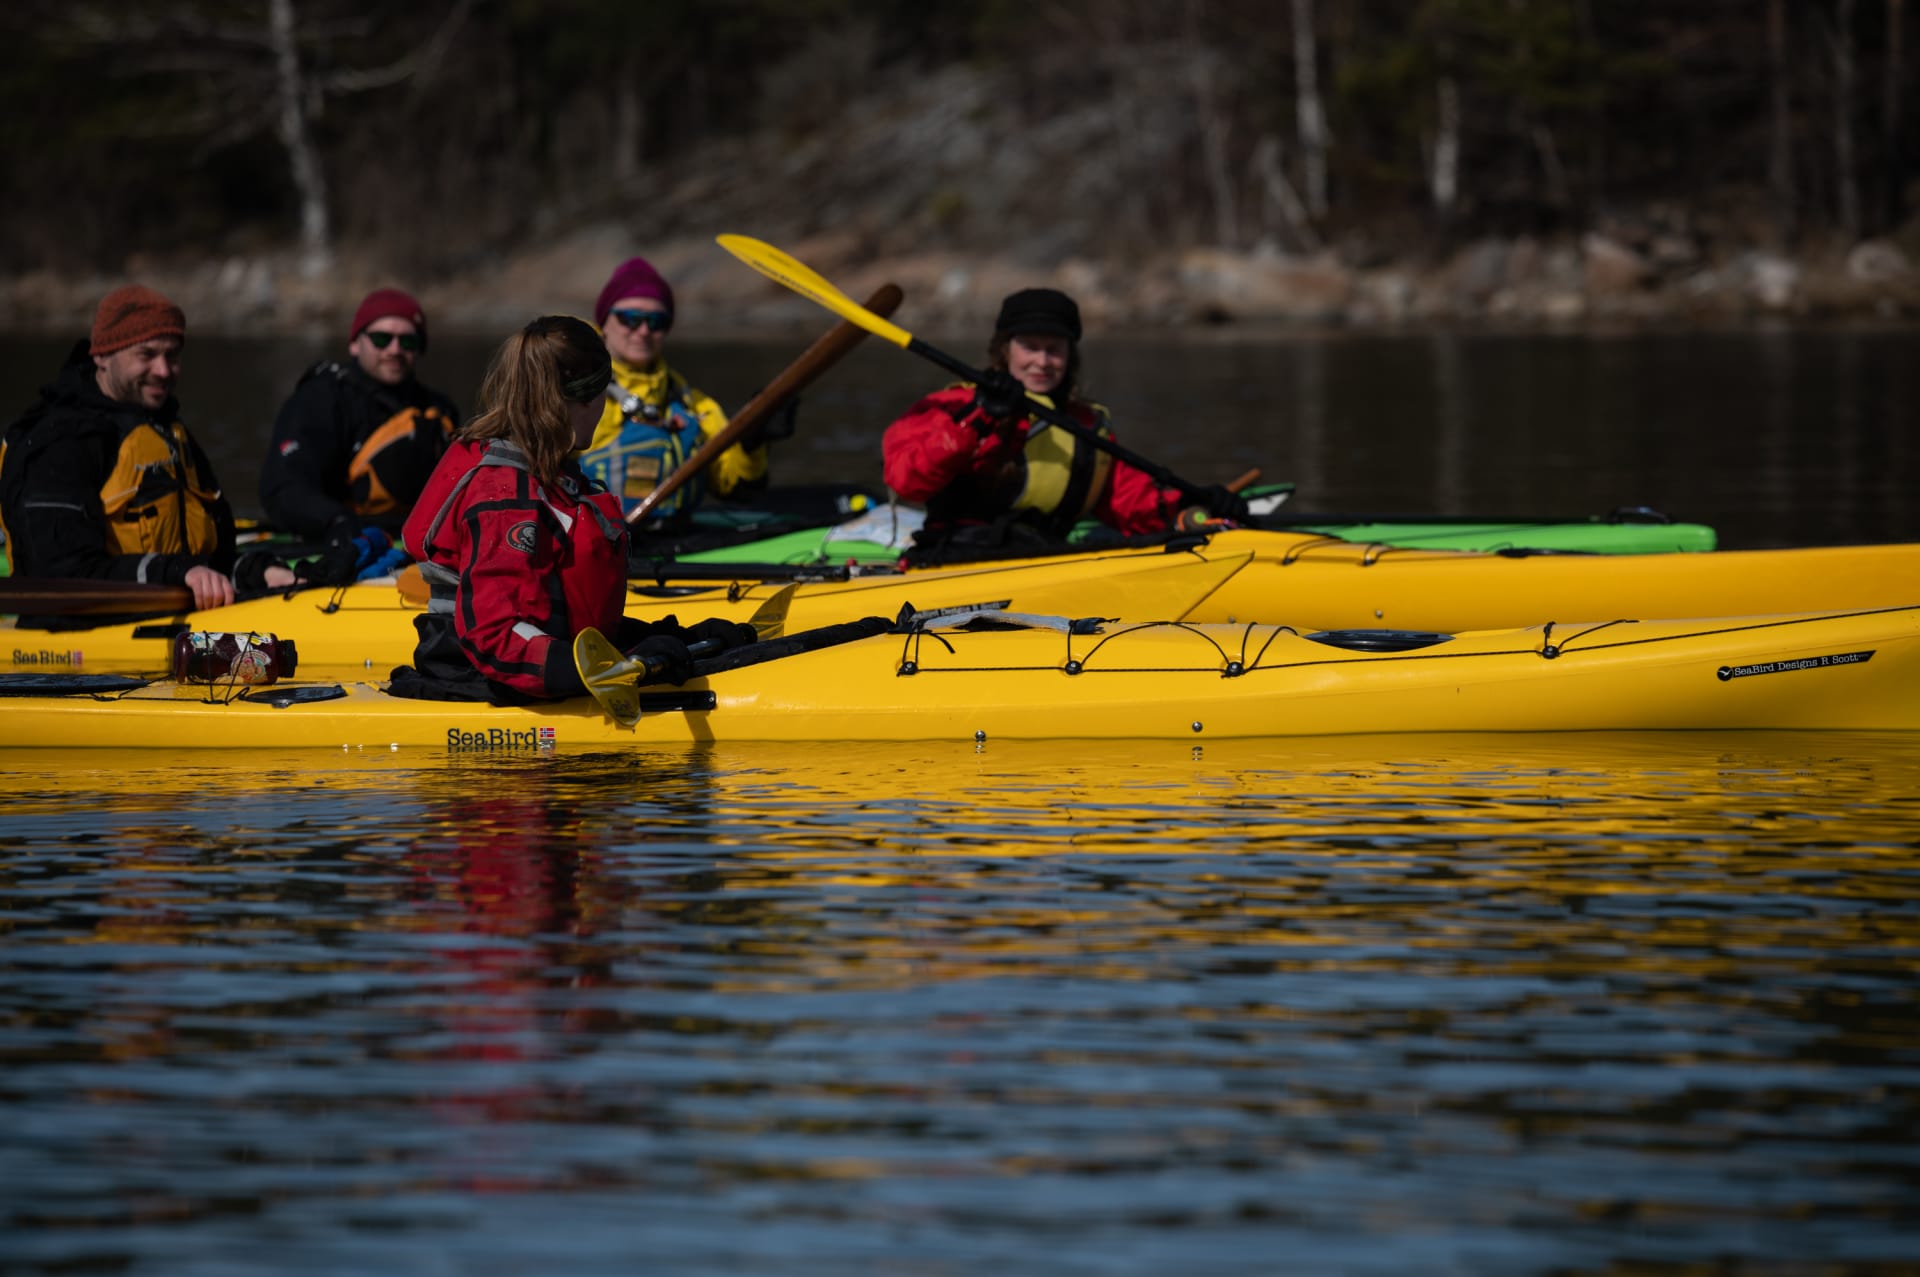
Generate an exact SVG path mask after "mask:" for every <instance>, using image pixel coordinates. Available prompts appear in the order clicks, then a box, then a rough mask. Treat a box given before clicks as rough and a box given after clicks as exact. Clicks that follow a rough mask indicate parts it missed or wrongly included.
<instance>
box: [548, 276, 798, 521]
mask: <svg viewBox="0 0 1920 1277" xmlns="http://www.w3.org/2000/svg"><path fill="white" fill-rule="evenodd" d="M593 321H594V323H595V324H597V325H599V327H600V332H601V337H602V339H603V340H605V342H606V344H607V353H608V354H609V355H611V356H612V357H613V380H612V381H611V382H609V383H608V385H607V389H606V401H607V402H606V406H605V408H604V409H603V410H602V411H601V414H600V425H599V427H598V428H597V429H596V430H595V431H594V432H593V443H592V444H591V445H590V446H589V447H588V448H587V450H586V452H585V453H584V454H582V456H581V458H580V461H581V466H582V468H583V469H585V470H586V472H587V473H588V474H590V475H592V476H593V477H594V478H596V479H598V480H600V482H602V483H603V484H605V485H606V486H607V489H608V490H609V491H610V492H612V493H614V494H615V495H616V496H618V497H620V499H621V501H622V503H623V504H624V506H625V508H626V509H628V510H632V509H633V507H634V506H636V505H638V504H639V502H640V501H641V500H642V499H643V498H644V497H645V496H646V495H647V494H648V493H650V492H652V491H653V489H654V488H655V487H656V486H658V485H659V483H660V482H661V480H663V479H665V478H666V477H667V476H668V475H670V474H672V473H673V472H674V471H675V470H676V469H678V468H679V466H680V463H681V462H682V461H684V460H686V458H687V457H688V456H689V455H690V454H691V453H692V452H693V451H694V449H696V448H698V447H699V446H700V444H701V443H702V442H703V441H704V440H705V439H706V438H707V437H708V436H710V435H715V434H718V433H719V432H720V431H721V430H722V429H724V428H725V427H726V424H727V414H726V413H725V412H723V411H721V408H720V405H719V404H717V403H715V402H714V401H713V399H712V398H711V397H710V396H708V395H704V394H702V393H701V392H700V391H698V390H695V389H694V388H693V387H692V386H690V385H688V384H687V379H686V378H685V377H682V376H681V375H680V374H679V373H677V372H675V371H673V370H672V369H671V368H669V367H668V366H667V360H666V356H665V354H664V353H663V352H664V351H665V349H666V345H667V334H668V333H669V332H670V331H672V329H673V289H672V287H671V286H670V285H669V284H668V283H667V281H666V280H665V279H664V278H662V277H661V274H660V272H659V271H657V270H655V269H654V268H653V267H652V265H651V264H649V263H648V262H647V260H646V259H645V258H643V257H630V258H628V259H627V260H626V261H624V262H622V263H620V266H619V268H618V269H617V270H615V271H614V272H613V276H612V277H611V278H610V279H608V280H607V282H606V286H605V287H603V288H602V289H601V290H600V296H599V299H598V300H596V301H595V302H594V304H593ZM763 433H764V432H763ZM766 476H767V449H766V445H765V444H764V443H763V442H754V443H752V444H751V445H749V443H747V442H742V443H736V444H734V445H733V446H732V447H730V448H727V449H726V450H725V451H723V452H721V453H720V454H719V455H718V456H716V457H715V458H714V459H713V460H712V461H710V462H709V463H708V464H707V466H706V468H705V469H704V470H702V471H701V473H700V474H699V475H698V476H696V477H695V478H694V479H693V480H692V481H691V482H688V483H686V484H683V485H682V486H681V487H680V488H679V489H677V490H676V491H675V492H674V493H673V494H672V495H671V496H669V497H668V498H667V499H666V500H665V501H663V502H661V503H660V505H659V506H657V507H656V508H655V509H654V511H653V516H654V518H655V519H656V520H657V521H658V523H659V524H660V525H662V526H668V527H672V526H679V525H684V524H685V522H686V521H687V519H688V517H689V516H690V515H691V514H692V512H693V509H694V507H695V506H697V505H699V504H700V502H701V501H702V500H703V499H704V498H705V497H706V496H708V495H709V494H710V495H713V496H718V497H725V496H728V495H730V494H732V493H734V492H735V491H737V490H739V489H741V488H743V487H745V486H748V485H752V486H758V485H760V484H763V483H764V482H765V480H766Z"/></svg>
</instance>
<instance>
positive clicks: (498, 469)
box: [395, 439, 627, 701]
mask: <svg viewBox="0 0 1920 1277" xmlns="http://www.w3.org/2000/svg"><path fill="white" fill-rule="evenodd" d="M403 535H404V537H405V539H406V545H407V552H408V553H409V554H411V555H413V557H414V558H416V559H418V560H419V561H420V571H421V574H422V575H423V576H425V577H426V580H427V583H428V585H429V586H430V587H431V591H432V593H431V598H430V600H429V602H428V604H427V614H426V615H425V616H422V617H419V618H418V619H417V620H416V621H415V627H416V628H417V629H418V630H419V632H420V642H419V645H418V646H417V647H416V649H415V652H414V668H415V669H416V670H418V671H419V673H420V674H422V675H424V676H426V677H427V678H428V679H429V680H432V681H435V682H439V683H441V684H456V685H457V684H460V683H466V684H468V685H469V686H471V687H473V689H474V691H475V692H477V693H478V694H477V695H474V696H473V699H493V700H498V701H514V700H557V699H561V698H564V697H568V696H581V695H585V693H586V687H585V685H584V684H583V683H582V682H581V681H580V675H579V672H578V671H577V670H576V669H575V668H574V664H573V640H574V637H575V636H576V635H577V634H579V633H580V631H581V630H583V629H585V628H586V627H588V626H590V625H591V626H593V627H595V628H596V629H599V630H601V631H603V632H605V633H607V634H609V635H612V634H615V633H616V632H618V630H619V627H620V622H621V619H622V617H621V610H622V607H623V605H624V604H625V602H626V596H627V525H626V523H625V522H624V521H623V520H622V519H621V517H620V501H619V499H618V498H617V497H614V496H612V495H611V494H609V493H608V492H607V490H606V489H605V488H603V487H601V486H600V485H599V484H597V483H595V482H594V481H593V480H591V479H589V478H587V476H586V475H585V474H584V473H582V472H581V470H580V468H579V466H578V464H577V462H575V461H573V460H569V461H567V462H566V464H565V466H564V468H563V469H562V470H561V472H560V475H559V478H558V479H557V480H556V481H555V482H554V483H553V484H551V485H547V484H543V483H541V482H540V480H538V479H536V478H535V477H534V475H533V472H532V471H531V470H529V469H528V468H527V459H526V455H525V454H524V453H522V452H521V451H520V449H518V448H517V447H515V446H514V445H513V444H511V443H509V442H507V441H506V440H504V439H492V440H486V441H476V440H461V441H458V442H456V443H454V444H453V445H452V447H451V448H449V449H448V451H447V455H446V456H445V457H444V458H443V459H442V460H441V462H440V465H439V467H438V468H437V469H435V470H434V472H433V477H432V478H430V479H429V480H428V481H427V486H426V489H425V491H423V492H422V493H421V494H420V500H419V502H418V503H417V504H416V505H415V506H414V509H413V513H412V515H410V516H409V517H408V519H407V522H406V527H405V529H404V531H403ZM399 675H400V671H395V682H396V684H397V683H399V682H400V681H401V680H400V677H399ZM399 690H400V689H399V688H398V687H396V691H399ZM401 694H403V695H405V694H409V693H406V692H402V693H401ZM424 694H428V695H432V694H433V693H424ZM440 694H442V695H444V694H446V693H445V689H444V688H443V690H442V692H441V693H440Z"/></svg>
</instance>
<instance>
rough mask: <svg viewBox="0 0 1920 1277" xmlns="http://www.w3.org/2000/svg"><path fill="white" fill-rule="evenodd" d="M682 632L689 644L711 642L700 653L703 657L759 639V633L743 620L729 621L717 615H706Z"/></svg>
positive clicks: (718, 653)
mask: <svg viewBox="0 0 1920 1277" xmlns="http://www.w3.org/2000/svg"><path fill="white" fill-rule="evenodd" d="M682 633H683V634H684V635H685V636H686V640H687V643H688V645H689V646H691V645H692V644H695V643H708V644H712V646H711V647H708V648H705V649H704V650H703V651H702V652H701V653H700V655H701V656H702V657H703V658H704V657H708V656H718V655H720V653H722V652H731V651H732V650H733V649H734V648H736V647H742V646H744V645H746V644H748V643H757V642H758V641H759V640H760V635H759V634H758V633H757V632H756V631H755V630H754V628H753V627H752V626H751V625H748V624H747V623H746V622H745V621H729V620H725V619H723V618H721V617H718V616H713V617H708V618H707V619H706V620H704V621H702V622H700V623H699V624H698V625H689V626H687V627H686V629H685V630H683V631H682Z"/></svg>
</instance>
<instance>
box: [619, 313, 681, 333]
mask: <svg viewBox="0 0 1920 1277" xmlns="http://www.w3.org/2000/svg"><path fill="white" fill-rule="evenodd" d="M613 317H614V318H615V319H617V320H619V321H620V323H621V325H622V326H623V327H626V328H651V329H653V331H655V332H657V333H663V332H665V331H667V329H669V328H671V327H673V316H672V315H669V314H668V313H667V312H666V311H664V310H616V311H614V312H613Z"/></svg>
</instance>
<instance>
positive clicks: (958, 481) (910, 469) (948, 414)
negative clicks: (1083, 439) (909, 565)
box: [881, 384, 1179, 535]
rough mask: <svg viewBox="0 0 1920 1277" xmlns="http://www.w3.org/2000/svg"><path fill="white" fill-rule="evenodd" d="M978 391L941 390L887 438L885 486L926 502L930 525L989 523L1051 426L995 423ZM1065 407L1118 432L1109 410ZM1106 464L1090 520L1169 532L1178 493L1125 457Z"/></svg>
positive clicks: (1089, 423) (1133, 530)
mask: <svg viewBox="0 0 1920 1277" xmlns="http://www.w3.org/2000/svg"><path fill="white" fill-rule="evenodd" d="M973 396H974V388H973V387H972V386H971V385H967V384H961V385H953V386H947V387H944V388H942V389H940V390H936V391H934V392H933V393H932V394H930V395H928V396H926V397H925V398H924V399H921V400H920V401H919V402H918V403H915V404H914V405H913V406H912V407H911V408H909V409H907V411H906V413H905V414H904V415H902V416H901V417H900V418H899V420H897V421H895V422H894V423H893V424H892V425H890V426H888V427H887V432H886V434H885V435H884V436H883V437H882V439H881V449H882V452H883V454H884V461H885V477H886V482H887V486H888V487H889V488H891V489H893V491H894V492H896V493H898V494H899V496H900V498H901V500H903V501H911V502H913V503H915V504H916V505H924V506H926V507H927V516H928V520H929V521H930V522H936V521H937V522H949V521H953V522H968V521H977V522H987V521H990V520H992V519H993V518H995V517H996V516H998V515H999V514H1001V513H1002V512H1003V510H1004V509H1005V506H1006V501H1005V491H1006V489H1007V487H1008V484H1007V475H1008V473H1009V472H1010V471H1013V470H1017V469H1018V467H1020V466H1021V465H1023V464H1025V457H1024V454H1025V449H1026V444H1027V440H1028V438H1029V437H1030V436H1032V434H1033V433H1034V432H1035V431H1036V430H1042V429H1045V428H1046V426H1045V423H1044V422H1041V421H1040V420H1039V419H1037V418H1034V417H1025V418H1022V419H1021V420H1019V421H1016V422H998V423H996V422H992V421H989V420H987V419H986V418H985V417H984V416H983V415H982V414H981V413H980V410H979V409H978V408H977V407H976V406H975V405H974V399H973ZM1066 410H1067V411H1068V412H1069V413H1071V414H1072V415H1073V418H1074V419H1075V420H1076V421H1078V422H1080V424H1082V425H1084V426H1086V427H1088V428H1089V429H1104V430H1107V433H1109V434H1111V433H1112V431H1111V430H1110V429H1108V428H1107V416H1106V411H1105V410H1104V409H1102V408H1100V407H1098V406H1097V405H1094V404H1090V403H1086V402H1084V401H1082V400H1078V399H1075V400H1071V401H1069V403H1068V404H1067V407H1066ZM1102 469H1103V470H1105V471H1107V472H1106V473H1105V474H1103V475H1102V477H1101V480H1100V483H1099V488H1098V490H1097V491H1095V492H1092V493H1090V494H1089V505H1088V508H1087V510H1086V511H1085V513H1086V515H1087V517H1089V518H1093V519H1098V520H1099V521H1100V522H1101V523H1104V524H1106V525H1107V526H1108V527H1110V528H1114V529H1116V530H1117V531H1120V532H1122V533H1126V534H1128V535H1133V534H1137V533H1153V532H1164V531H1166V529H1167V528H1168V527H1169V526H1170V525H1171V523H1172V521H1173V518H1174V515H1175V512H1176V511H1177V509H1178V506H1177V501H1178V497H1179V494H1178V493H1177V492H1175V491H1174V490H1172V489H1170V488H1161V487H1160V486H1159V485H1158V484H1156V483H1155V482H1154V481H1153V479H1152V477H1151V476H1149V475H1148V474H1146V472H1144V471H1142V470H1137V469H1135V468H1134V467H1133V466H1130V465H1128V464H1127V463H1126V462H1124V461H1115V462H1114V463H1113V464H1112V466H1111V468H1110V469H1109V468H1108V467H1106V466H1104V465H1103V466H1102ZM1071 513H1074V514H1078V513H1079V511H1073V512H1071ZM1068 521H1069V523H1070V522H1071V519H1069V520H1068Z"/></svg>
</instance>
